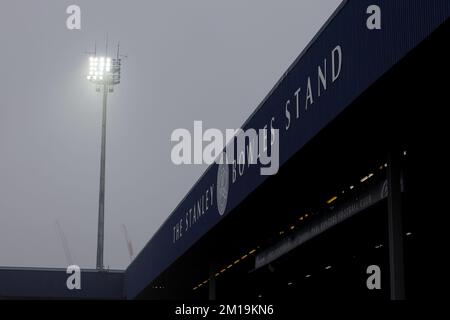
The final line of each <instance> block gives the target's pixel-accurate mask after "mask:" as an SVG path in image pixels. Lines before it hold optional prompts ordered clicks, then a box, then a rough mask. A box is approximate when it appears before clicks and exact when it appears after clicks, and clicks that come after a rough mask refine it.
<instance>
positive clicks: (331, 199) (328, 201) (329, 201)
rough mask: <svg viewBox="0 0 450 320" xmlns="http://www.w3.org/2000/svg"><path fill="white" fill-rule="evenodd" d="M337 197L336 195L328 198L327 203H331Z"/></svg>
mask: <svg viewBox="0 0 450 320" xmlns="http://www.w3.org/2000/svg"><path fill="white" fill-rule="evenodd" d="M337 198H338V197H337V196H334V197H331V198H330V199H328V200H327V204H331V203H333V202H334V201H336V199H337Z"/></svg>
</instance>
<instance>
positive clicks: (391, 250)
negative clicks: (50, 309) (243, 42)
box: [0, 0, 450, 301]
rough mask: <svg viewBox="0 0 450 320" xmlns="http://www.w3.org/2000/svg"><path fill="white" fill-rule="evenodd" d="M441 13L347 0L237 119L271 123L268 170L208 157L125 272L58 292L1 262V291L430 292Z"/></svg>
mask: <svg viewBox="0 0 450 320" xmlns="http://www.w3.org/2000/svg"><path fill="white" fill-rule="evenodd" d="M378 9H379V12H380V17H381V19H380V21H378V22H379V25H378V24H377V23H378V22H377V21H370V19H371V16H372V15H373V14H375V13H376V12H377V10H378ZM449 16H450V1H446V0H431V1H425V0H396V1H391V0H374V1H372V0H370V1H368V0H348V1H344V2H343V3H342V4H341V5H340V6H339V8H337V10H336V11H335V12H334V14H333V15H332V16H331V17H330V18H329V20H328V21H327V22H326V23H325V25H324V26H323V27H322V28H321V30H320V31H319V32H318V34H317V35H316V36H315V37H314V39H312V41H311V42H310V43H309V45H308V46H307V47H306V48H305V49H304V50H303V52H301V53H300V55H299V56H298V58H297V59H296V60H295V61H294V63H293V64H292V65H291V66H290V67H289V68H288V70H287V71H286V72H285V73H284V74H283V76H282V77H281V79H280V80H279V81H278V83H277V84H276V85H275V86H274V87H273V89H272V90H271V91H270V92H269V93H268V95H267V96H266V97H265V99H264V100H263V101H262V102H261V104H260V105H259V106H258V107H257V108H256V110H255V111H254V112H253V114H251V115H250V117H249V118H248V120H247V121H246V122H245V123H244V124H243V126H242V129H249V128H254V129H262V128H277V129H279V146H280V169H279V171H278V173H277V174H276V175H273V176H264V175H261V174H260V170H259V169H260V167H259V166H258V165H240V164H228V165H224V164H222V165H218V164H213V165H211V166H210V167H209V168H208V169H207V170H206V171H205V172H204V174H203V175H202V176H201V177H200V179H199V180H198V181H197V182H196V183H195V184H194V186H193V187H192V189H191V190H190V191H189V192H188V194H187V195H186V196H185V197H184V199H183V200H182V201H181V202H180V203H179V205H178V206H177V207H176V209H175V210H174V211H173V212H172V213H171V214H170V216H169V217H168V218H167V220H166V221H165V222H164V223H163V225H161V227H160V228H159V230H158V231H157V232H156V233H155V234H154V236H153V237H152V238H151V239H150V241H149V242H148V243H147V244H146V246H145V247H144V248H143V250H142V251H141V252H140V253H139V254H138V255H137V257H136V258H135V259H134V260H133V261H132V263H131V264H130V266H129V267H128V268H127V269H126V270H125V271H108V270H99V271H97V270H82V286H81V289H80V290H68V289H67V287H66V279H67V274H66V273H65V270H63V269H35V268H1V269H0V297H3V298H6V299H11V298H12V299H15V298H39V299H43V298H51V299H55V298H56V299H79V298H82V299H164V300H165V299H169V300H179V299H182V300H192V301H202V300H214V299H224V300H226V299H240V298H241V299H254V300H257V299H264V300H265V299H267V300H270V299H276V300H279V299H293V298H294V299H307V298H320V299H324V298H336V297H339V298H368V299H405V298H407V299H410V298H419V297H423V296H425V295H426V296H430V295H433V293H434V294H436V291H434V290H433V289H431V288H432V285H433V284H431V282H432V281H431V280H430V277H431V274H433V273H434V270H435V268H436V266H437V265H438V262H437V259H438V255H439V253H436V252H434V250H433V248H432V247H430V246H428V245H427V244H428V243H429V239H430V237H432V236H433V233H434V230H435V228H434V227H430V224H431V223H433V224H436V223H437V224H439V222H436V221H437V219H438V218H437V217H436V216H437V214H436V215H433V212H436V211H434V210H441V211H442V209H441V208H437V209H435V208H434V206H436V205H437V206H439V205H440V204H439V202H440V201H436V191H437V190H436V189H438V186H439V180H440V176H441V175H440V172H441V171H442V170H444V168H445V166H441V165H440V164H439V161H438V159H440V158H441V154H442V153H443V152H444V151H442V149H443V148H445V143H443V142H442V141H445V139H444V137H445V136H448V134H447V135H446V134H445V133H446V131H448V129H447V128H448V125H445V119H446V116H445V114H446V110H445V109H446V106H445V105H446V104H447V96H448V90H449V89H448V88H447V87H448V86H449V81H447V80H446V79H448V74H449V71H450V68H449V66H450V59H449V57H450V50H449V49H448V48H447V46H446V44H447V43H448V42H449V41H450V22H449V19H448V18H449ZM292 41H295V39H292ZM269 140H270V139H269ZM370 266H376V267H378V268H379V273H380V275H381V277H380V279H381V284H380V288H379V289H377V288H375V289H369V288H368V284H367V279H368V278H369V277H370V272H369V270H371V269H370ZM434 285H436V283H434Z"/></svg>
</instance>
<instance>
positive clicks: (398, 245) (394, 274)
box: [387, 150, 405, 300]
mask: <svg viewBox="0 0 450 320" xmlns="http://www.w3.org/2000/svg"><path fill="white" fill-rule="evenodd" d="M387 163H388V167H387V180H388V191H389V194H388V233H389V268H390V287H391V300H404V299H405V274H404V261H403V260H404V256H403V221H402V199H401V196H402V192H401V184H400V176H401V174H400V171H401V153H400V151H397V150H395V151H391V152H389V154H388V161H387Z"/></svg>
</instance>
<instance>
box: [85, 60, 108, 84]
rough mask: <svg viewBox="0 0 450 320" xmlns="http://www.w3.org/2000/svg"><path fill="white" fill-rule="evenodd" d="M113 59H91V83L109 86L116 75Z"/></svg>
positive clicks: (89, 77) (89, 76)
mask: <svg viewBox="0 0 450 320" xmlns="http://www.w3.org/2000/svg"><path fill="white" fill-rule="evenodd" d="M112 70H113V68H112V59H111V58H110V57H103V56H102V57H96V56H91V57H89V75H88V77H86V78H87V79H88V80H89V81H91V82H95V83H96V84H109V83H110V82H111V79H113V78H114V77H113V76H114V75H113V72H112Z"/></svg>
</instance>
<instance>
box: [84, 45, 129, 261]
mask: <svg viewBox="0 0 450 320" xmlns="http://www.w3.org/2000/svg"><path fill="white" fill-rule="evenodd" d="M107 54H108V46H106V56H100V57H98V56H97V53H95V54H94V55H91V56H90V57H89V74H88V76H87V80H89V81H90V82H92V83H94V84H95V85H96V91H97V92H101V91H102V90H103V115H102V140H101V142H102V146H101V157H100V191H99V201H98V202H99V203H98V232H97V270H103V248H104V230H105V147H106V106H107V101H108V93H112V92H114V86H115V85H117V84H119V83H120V66H121V56H120V55H119V45H117V57H116V58H115V59H111V58H110V57H108V56H107Z"/></svg>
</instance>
